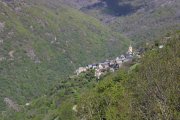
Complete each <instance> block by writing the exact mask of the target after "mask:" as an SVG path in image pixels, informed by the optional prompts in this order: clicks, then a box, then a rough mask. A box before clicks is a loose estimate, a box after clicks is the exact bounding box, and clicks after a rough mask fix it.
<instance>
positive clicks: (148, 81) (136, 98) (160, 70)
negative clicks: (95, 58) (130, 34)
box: [2, 32, 180, 120]
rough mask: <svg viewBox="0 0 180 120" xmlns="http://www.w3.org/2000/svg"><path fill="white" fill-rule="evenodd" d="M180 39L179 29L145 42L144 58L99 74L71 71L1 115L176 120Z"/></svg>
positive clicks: (179, 114)
mask: <svg viewBox="0 0 180 120" xmlns="http://www.w3.org/2000/svg"><path fill="white" fill-rule="evenodd" d="M179 41H180V34H179V32H177V33H176V34H174V35H171V36H169V35H167V36H166V37H163V38H162V39H161V40H159V41H155V42H153V43H152V44H148V45H145V46H144V48H145V52H144V54H143V58H142V59H140V60H134V62H133V63H128V65H127V64H125V65H124V66H123V67H122V69H120V70H119V71H117V72H115V73H109V74H107V75H106V76H104V77H103V78H101V79H100V80H97V79H96V78H95V77H94V76H93V72H94V71H89V72H86V73H82V74H81V75H80V76H78V77H77V76H71V77H69V78H68V79H66V80H64V81H63V82H62V83H59V85H57V86H56V87H55V88H54V89H52V90H51V91H50V92H49V93H48V94H47V95H44V96H42V97H40V98H38V99H36V100H34V101H31V102H30V105H29V106H25V105H22V106H20V108H21V112H13V110H11V109H9V110H7V111H6V112H4V113H3V114H2V120H9V119H11V120H21V119H23V120H40V119H45V120H52V119H53V120H75V119H77V120H78V119H85V120H132V119H136V120H137V119H138V120H144V119H147V120H157V119H159V120H178V119H179V118H180V107H179V106H180V101H179V99H180V96H179V92H180V83H179V82H180V76H179V75H180V74H179V71H180V54H179V52H180V48H179V46H180V42H179ZM162 44H163V45H164V47H163V48H161V49H160V48H159V47H158V46H159V45H162ZM135 61H136V62H135Z"/></svg>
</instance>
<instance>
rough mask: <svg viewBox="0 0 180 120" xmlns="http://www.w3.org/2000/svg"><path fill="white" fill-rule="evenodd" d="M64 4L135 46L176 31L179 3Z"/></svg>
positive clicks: (116, 0)
mask: <svg viewBox="0 0 180 120" xmlns="http://www.w3.org/2000/svg"><path fill="white" fill-rule="evenodd" d="M62 1H63V0H62ZM64 1H65V2H66V3H67V4H70V3H71V4H72V5H74V6H75V7H76V8H77V9H80V10H81V11H83V12H84V13H86V14H88V15H91V16H93V17H95V18H98V19H99V20H101V21H102V23H104V24H106V25H109V26H110V27H111V28H112V30H113V31H117V32H120V33H123V34H124V35H126V36H127V37H129V38H130V39H132V40H133V41H134V43H136V44H138V43H140V42H143V41H150V40H154V39H158V38H160V37H162V36H164V35H165V34H166V33H167V32H169V31H174V30H175V31H176V30H179V29H180V25H179V23H180V12H179V8H180V1H179V0H90V1H89V0H72V1H66V0H64Z"/></svg>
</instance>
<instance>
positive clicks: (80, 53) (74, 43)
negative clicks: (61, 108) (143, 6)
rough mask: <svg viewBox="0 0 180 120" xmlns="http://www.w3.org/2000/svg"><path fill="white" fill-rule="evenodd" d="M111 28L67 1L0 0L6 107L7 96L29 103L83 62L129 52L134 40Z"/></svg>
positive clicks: (0, 69) (0, 85) (0, 83)
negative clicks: (69, 4)
mask: <svg viewBox="0 0 180 120" xmlns="http://www.w3.org/2000/svg"><path fill="white" fill-rule="evenodd" d="M110 31H111V30H110V29H109V28H107V27H105V26H103V25H102V24H101V23H100V22H99V21H98V20H97V19H95V18H92V17H90V16H87V15H85V14H83V13H82V12H80V11H78V10H75V9H73V8H70V7H68V6H66V5H64V4H56V3H53V4H52V3H49V2H47V3H46V1H44V0H39V1H34V0H30V1H25V0H0V110H4V109H5V103H4V101H3V100H4V98H9V99H11V100H12V101H14V102H16V103H18V104H25V103H26V102H27V101H29V100H32V98H34V97H38V96H39V95H42V94H43V93H45V92H47V91H48V90H49V89H50V88H53V86H54V85H55V84H57V83H58V82H59V81H61V80H62V79H63V78H64V77H65V76H67V75H69V74H72V72H73V71H74V70H75V69H76V68H77V67H78V66H81V65H86V64H88V63H93V62H96V61H100V60H102V59H105V58H108V57H113V56H116V55H118V54H120V53H121V52H123V51H124V50H125V48H126V47H127V44H128V43H129V42H128V40H127V39H125V38H124V37H122V36H121V35H120V34H119V33H118V34H117V33H116V32H112V31H111V32H110ZM112 48H113V49H112Z"/></svg>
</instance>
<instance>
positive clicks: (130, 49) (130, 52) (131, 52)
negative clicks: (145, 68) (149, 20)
mask: <svg viewBox="0 0 180 120" xmlns="http://www.w3.org/2000/svg"><path fill="white" fill-rule="evenodd" d="M128 54H133V48H132V45H131V44H130V46H129V49H128Z"/></svg>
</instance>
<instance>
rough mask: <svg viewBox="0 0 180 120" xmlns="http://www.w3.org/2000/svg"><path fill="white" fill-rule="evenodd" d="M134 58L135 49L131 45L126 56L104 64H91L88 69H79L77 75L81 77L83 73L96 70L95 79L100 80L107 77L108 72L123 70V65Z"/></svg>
mask: <svg viewBox="0 0 180 120" xmlns="http://www.w3.org/2000/svg"><path fill="white" fill-rule="evenodd" d="M133 56H134V52H133V48H132V46H131V45H130V46H129V49H128V51H127V53H126V54H122V55H120V56H119V57H116V58H115V59H113V60H106V61H104V62H100V63H96V64H90V65H87V66H86V67H79V68H78V69H77V70H76V71H75V73H76V74H77V75H79V74H80V73H82V72H86V71H88V70H92V69H93V70H95V77H97V78H98V79H100V77H101V76H102V75H105V74H106V73H107V72H114V71H115V70H117V69H119V68H121V66H122V64H123V63H125V62H128V61H131V60H132V58H133Z"/></svg>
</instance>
